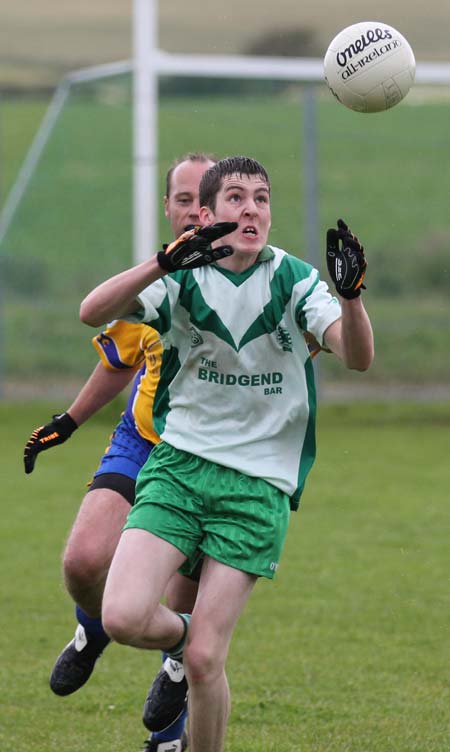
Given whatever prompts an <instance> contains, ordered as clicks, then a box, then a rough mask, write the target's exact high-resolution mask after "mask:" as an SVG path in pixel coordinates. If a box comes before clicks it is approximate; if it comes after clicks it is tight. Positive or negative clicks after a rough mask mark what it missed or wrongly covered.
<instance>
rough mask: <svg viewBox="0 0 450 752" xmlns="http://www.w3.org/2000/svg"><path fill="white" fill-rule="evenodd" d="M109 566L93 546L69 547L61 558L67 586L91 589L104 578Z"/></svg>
mask: <svg viewBox="0 0 450 752" xmlns="http://www.w3.org/2000/svg"><path fill="white" fill-rule="evenodd" d="M109 564H110V562H108V561H105V557H104V556H103V555H101V552H100V551H99V550H98V548H97V549H96V548H95V546H82V547H79V548H74V547H72V546H71V547H68V548H67V549H66V551H65V553H64V557H63V571H64V578H65V580H66V582H67V583H68V585H69V586H70V585H72V586H73V587H82V588H84V587H91V586H92V585H96V584H97V583H98V582H100V581H102V580H103V579H104V578H105V576H106V573H107V571H108V567H109Z"/></svg>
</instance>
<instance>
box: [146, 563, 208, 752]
mask: <svg viewBox="0 0 450 752" xmlns="http://www.w3.org/2000/svg"><path fill="white" fill-rule="evenodd" d="M200 564H201V562H200ZM199 569H200V567H199ZM197 592H198V582H197V581H196V580H193V579H190V578H188V577H184V576H183V575H181V574H179V573H178V572H176V573H175V574H174V575H173V577H172V578H171V580H170V582H169V584H168V586H167V588H166V603H167V606H168V607H169V608H170V609H171V610H172V611H178V612H180V613H188V614H191V613H192V611H193V609H194V604H195V600H196V597H197ZM187 694H188V684H187V680H186V675H185V672H184V666H183V663H182V662H181V661H176V660H174V659H173V658H170V657H169V656H167V655H166V654H164V656H163V665H162V667H161V669H160V671H159V672H158V674H157V676H156V677H155V679H154V681H153V683H152V685H151V687H150V689H149V692H148V694H147V697H146V700H145V703H144V710H143V714H142V721H143V723H144V726H145V727H146V728H147V729H148V730H149V731H152V732H153V734H152V737H151V738H152V740H153V741H156V740H157V741H160V742H165V741H169V740H172V739H176V738H178V737H180V736H181V734H182V732H183V729H184V725H185V722H186V718H187ZM175 728H177V729H178V733H177V734H176V735H175V736H174V735H173V734H174V730H175Z"/></svg>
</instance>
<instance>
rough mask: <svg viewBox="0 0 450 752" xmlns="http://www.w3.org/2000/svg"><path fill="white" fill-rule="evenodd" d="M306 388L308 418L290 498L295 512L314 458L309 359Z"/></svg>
mask: <svg viewBox="0 0 450 752" xmlns="http://www.w3.org/2000/svg"><path fill="white" fill-rule="evenodd" d="M305 372H306V387H307V390H308V407H309V418H308V425H307V427H306V433H305V440H304V442H303V448H302V453H301V457H300V465H299V471H298V486H297V488H296V490H295V492H294V493H293V494H292V496H291V500H290V501H291V509H292V510H294V511H295V510H296V509H298V507H299V505H300V497H301V495H302V492H303V489H304V487H305V482H306V476H307V475H308V473H309V471H310V470H311V467H312V465H313V463H314V460H315V457H316V409H317V396H316V384H315V380H314V368H313V364H312V361H311V358H308V360H307V361H306V363H305Z"/></svg>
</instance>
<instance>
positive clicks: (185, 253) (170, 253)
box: [157, 222, 238, 272]
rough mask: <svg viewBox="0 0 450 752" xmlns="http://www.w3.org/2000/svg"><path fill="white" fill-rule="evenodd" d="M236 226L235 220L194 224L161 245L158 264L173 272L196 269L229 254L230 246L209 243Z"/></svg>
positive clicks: (231, 250)
mask: <svg viewBox="0 0 450 752" xmlns="http://www.w3.org/2000/svg"><path fill="white" fill-rule="evenodd" d="M237 226H238V225H237V222H217V224H215V225H208V226H207V227H200V226H199V225H196V226H195V227H193V228H192V229H190V230H185V231H184V232H183V234H182V235H180V237H179V238H177V239H176V240H174V241H173V243H170V244H169V245H163V249H164V250H163V251H160V252H159V253H158V255H157V259H158V264H159V265H160V267H161V269H164V271H166V272H175V271H177V269H198V267H200V266H206V265H207V264H210V263H211V262H212V261H217V260H218V259H221V258H224V257H225V256H231V254H232V253H233V249H232V248H231V246H229V245H221V246H219V248H211V243H212V242H213V241H214V240H218V238H221V237H223V236H224V235H229V234H230V232H233V231H234V230H235V229H236V228H237Z"/></svg>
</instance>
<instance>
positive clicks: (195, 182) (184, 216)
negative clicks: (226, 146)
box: [164, 160, 213, 238]
mask: <svg viewBox="0 0 450 752" xmlns="http://www.w3.org/2000/svg"><path fill="white" fill-rule="evenodd" d="M212 165H213V162H209V161H208V162H191V161H190V160H186V161H185V162H181V163H180V164H179V165H177V166H176V167H175V169H174V171H173V173H172V176H171V180H170V194H169V196H165V197H164V211H165V214H166V217H167V219H168V220H169V222H170V224H171V226H172V230H173V234H174V237H176V238H177V237H178V236H179V235H181V233H182V232H183V231H184V228H185V227H186V225H197V224H199V221H200V220H199V210H200V207H199V203H198V188H199V185H200V180H201V177H202V175H203V173H204V172H205V171H206V170H207V169H208V168H209V167H212Z"/></svg>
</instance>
